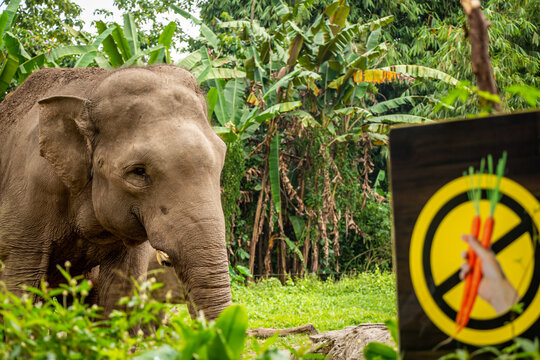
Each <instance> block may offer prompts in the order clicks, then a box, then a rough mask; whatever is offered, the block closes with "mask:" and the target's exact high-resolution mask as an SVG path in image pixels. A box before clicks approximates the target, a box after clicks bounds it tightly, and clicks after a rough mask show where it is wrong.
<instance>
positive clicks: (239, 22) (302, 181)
mask: <svg viewBox="0 0 540 360" xmlns="http://www.w3.org/2000/svg"><path fill="white" fill-rule="evenodd" d="M114 5H115V6H116V7H118V8H119V9H120V10H121V11H122V12H124V16H123V22H121V23H114V22H112V21H110V20H109V19H110V18H111V14H110V13H109V12H108V11H107V10H97V11H96V13H95V15H96V17H97V18H99V19H101V20H99V21H94V22H93V23H92V26H93V28H94V29H95V30H94V31H93V32H91V33H89V32H86V31H84V30H83V25H84V24H83V20H82V17H81V12H82V10H81V8H80V7H79V6H78V5H77V4H76V3H74V2H72V1H70V0H9V1H8V0H0V13H1V15H0V101H2V100H3V99H4V98H6V97H8V96H10V93H11V92H12V91H14V90H15V89H16V88H17V86H19V85H20V84H21V83H22V82H24V81H25V79H26V78H27V77H28V76H30V75H31V74H32V72H34V71H36V70H38V69H40V68H44V67H88V66H99V67H103V68H106V69H114V68H119V67H123V66H142V65H152V64H162V63H168V64H176V65H178V66H181V67H184V68H186V69H188V70H190V71H191V72H192V73H193V74H194V75H195V77H196V79H197V82H198V83H199V84H200V86H201V87H202V88H203V89H204V90H205V92H206V97H207V100H208V117H209V121H210V122H211V124H212V126H213V127H214V129H215V131H216V133H217V134H219V136H221V138H222V139H223V140H224V141H225V142H226V144H227V158H226V162H225V167H224V169H223V172H222V205H223V210H224V213H225V219H226V232H227V246H228V253H229V260H230V268H229V269H230V276H231V288H232V296H233V302H234V303H235V304H242V305H233V306H231V307H229V308H227V309H226V310H225V311H224V312H223V313H222V314H221V315H220V318H218V320H217V321H215V322H210V323H207V322H205V320H204V319H203V318H202V317H201V318H197V319H190V317H189V314H188V312H187V309H186V308H185V307H184V306H182V307H177V306H176V305H173V304H167V303H161V302H158V301H155V300H153V299H152V296H151V292H152V291H153V290H155V289H157V288H158V287H159V286H160V285H159V284H156V283H154V282H151V281H147V282H143V283H141V284H137V285H136V291H135V293H134V295H133V296H132V297H125V298H123V299H122V300H121V305H123V306H124V307H125V309H126V311H116V310H115V311H114V312H113V314H111V316H110V317H109V318H106V319H104V318H103V317H102V316H101V313H100V311H101V310H100V309H99V307H97V306H88V305H87V304H86V303H85V301H84V300H85V298H86V297H87V296H88V295H89V291H90V290H91V284H90V283H89V282H88V281H87V280H86V279H83V277H82V276H77V277H72V275H70V273H69V266H70V265H69V264H68V263H66V264H64V265H65V266H64V267H63V268H62V269H61V271H62V273H63V274H64V276H65V277H66V280H67V282H66V284H62V285H61V288H59V289H50V288H48V285H47V283H46V282H44V281H43V282H42V283H41V284H40V287H39V288H29V289H27V291H28V293H27V294H25V295H24V296H22V297H18V296H15V295H13V294H11V293H9V292H7V291H4V290H5V289H4V288H3V287H4V286H5V285H3V284H1V283H0V316H1V317H2V319H3V322H0V335H1V336H2V338H3V339H4V341H3V342H2V343H0V355H2V357H3V358H6V359H8V358H10V359H19V358H39V359H56V358H60V359H63V358H74V359H75V358H82V359H93V358H95V359H104V358H107V359H125V358H137V359H156V358H160V359H192V358H197V359H240V358H242V359H245V358H257V359H274V360H277V359H289V358H291V356H293V357H294V358H296V359H316V358H320V359H322V358H324V356H323V355H321V354H315V353H314V352H316V351H318V350H317V349H314V347H313V346H312V344H311V343H309V339H308V335H292V336H288V337H285V338H281V339H279V340H278V338H277V335H275V336H272V337H271V338H270V339H268V340H262V339H256V338H251V342H247V343H246V340H247V339H248V338H247V336H246V330H247V329H248V327H249V328H256V327H266V328H268V327H279V328H290V327H297V326H301V325H305V324H307V323H310V324H312V325H314V326H315V328H316V329H318V330H319V331H330V330H337V329H343V328H344V327H346V326H351V325H358V324H360V323H373V322H383V321H384V322H386V324H387V326H388V328H389V330H390V333H391V334H392V336H393V338H394V340H396V330H397V325H396V321H395V318H396V316H397V310H396V284H395V276H394V274H393V273H392V250H391V248H392V247H391V245H392V244H391V206H390V203H391V198H392V193H391V189H390V188H389V179H388V168H387V159H388V151H389V149H388V145H389V144H388V133H389V131H390V127H391V126H392V125H399V124H416V123H426V122H431V121H438V120H440V119H445V118H452V117H466V116H471V115H474V116H483V115H487V114H490V113H492V112H494V109H492V107H491V105H490V104H492V103H499V104H500V106H501V109H502V111H507V112H510V111H512V112H514V111H522V110H525V109H529V108H537V107H539V106H540V38H539V29H538V24H540V2H539V1H538V0H513V1H504V0H485V1H483V2H482V8H483V12H484V14H485V15H486V17H487V19H488V21H489V22H490V23H491V26H490V27H489V35H490V43H489V52H490V55H491V61H492V66H493V71H494V75H495V78H496V82H497V86H498V88H499V95H498V96H497V95H492V94H490V93H486V92H483V91H480V90H479V89H478V87H477V86H476V82H475V79H474V75H473V73H472V70H471V64H470V61H469V59H470V46H469V42H468V38H467V25H466V18H465V15H464V12H463V9H462V7H461V5H460V3H459V1H448V0H438V1H427V0H400V1H386V0H385V1H377V0H355V1H353V0H349V1H346V0H335V1H332V0H301V1H294V0H231V1H218V0H175V1H173V0H156V1H150V0H114ZM170 13H174V14H177V15H180V16H181V17H183V18H185V19H187V20H189V21H191V22H192V23H193V24H195V25H197V26H198V27H199V29H200V35H199V36H198V37H196V38H191V37H190V36H188V35H187V34H186V32H184V29H182V27H181V24H180V22H178V21H175V20H172V21H164V20H162V19H163V17H162V15H167V14H170ZM193 14H199V15H198V16H194V15H193ZM165 18H166V17H165ZM248 279H255V280H257V281H254V282H250V281H247V280H248ZM321 280H322V281H321ZM246 284H247V285H246ZM29 294H33V295H32V296H29ZM34 297H35V299H40V300H39V301H38V302H36V301H34V300H35V299H34ZM68 298H69V299H70V301H71V303H69V304H68V302H67V299H68ZM163 314H167V315H166V319H165V320H163V318H162V316H163ZM162 320H163V321H162ZM139 325H140V326H142V327H143V328H144V329H145V330H146V332H143V331H142V330H141V331H139V332H137V334H133V332H132V330H133V329H134V326H139ZM371 344H375V345H373V346H371V347H370V346H369V345H371ZM371 344H369V345H368V346H366V347H365V348H364V350H363V353H364V355H365V356H366V358H367V359H376V358H377V359H378V358H384V359H397V358H398V354H397V353H396V351H395V349H393V348H392V347H390V346H388V345H384V344H376V343H371ZM275 345H277V346H278V347H280V348H287V349H288V352H283V351H281V350H278V349H276V348H275ZM355 345H356V346H358V344H355ZM477 353H478V354H479V355H480V356H484V355H485V353H489V354H491V353H493V354H494V358H495V357H496V356H498V358H500V359H509V358H528V357H527V356H530V358H537V357H538V354H539V353H540V343H539V342H538V339H537V340H536V342H533V341H530V340H526V339H519V338H518V339H516V340H515V342H514V343H513V344H512V345H511V346H509V347H507V348H505V349H496V348H493V347H489V348H483V349H480V350H478V351H477ZM383 355H384V356H383ZM452 356H454V357H452ZM512 356H513V357H512ZM534 356H536V357H534ZM474 357H475V353H472V354H469V353H468V352H467V350H463V349H458V350H457V352H456V354H451V355H449V357H448V358H460V359H472V358H474Z"/></svg>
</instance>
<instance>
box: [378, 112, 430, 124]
mask: <svg viewBox="0 0 540 360" xmlns="http://www.w3.org/2000/svg"><path fill="white" fill-rule="evenodd" d="M369 121H370V122H374V123H384V124H418V123H423V122H431V121H433V120H431V119H428V118H426V117H423V116H416V115H407V114H391V115H381V116H374V117H371V118H369Z"/></svg>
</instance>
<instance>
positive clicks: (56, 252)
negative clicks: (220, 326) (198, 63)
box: [0, 65, 231, 319]
mask: <svg viewBox="0 0 540 360" xmlns="http://www.w3.org/2000/svg"><path fill="white" fill-rule="evenodd" d="M225 151H226V147H225V144H224V143H223V142H222V141H221V139H220V138H219V137H218V136H217V135H216V134H215V133H214V132H213V130H212V128H211V127H210V125H209V123H208V118H207V109H206V101H205V98H204V96H203V94H202V92H201V90H200V89H199V87H198V85H197V83H196V81H195V79H194V78H193V76H192V75H191V74H190V73H189V72H188V71H186V70H183V69H181V68H177V67H174V66H164V65H162V66H152V67H134V68H124V69H120V70H115V71H109V70H104V69H100V68H81V69H43V70H40V71H37V72H36V73H34V74H33V75H32V76H30V77H29V78H28V79H27V80H26V81H25V82H24V83H23V84H22V85H21V86H20V87H19V88H18V89H17V90H16V91H14V92H13V93H12V94H10V95H8V97H7V98H6V99H5V100H4V101H3V102H2V103H1V104H0V260H1V261H2V262H3V264H4V266H5V267H4V270H3V272H2V273H1V274H0V280H1V281H3V282H4V283H5V284H6V286H7V289H8V290H9V291H12V292H13V293H15V294H21V293H22V292H23V290H22V287H21V285H30V286H36V285H38V284H39V282H40V280H41V279H46V280H47V281H48V282H49V284H50V286H57V285H58V284H59V283H60V282H62V281H63V277H62V276H61V274H60V273H59V271H58V270H57V268H56V266H57V264H60V265H63V264H64V263H65V261H67V260H69V261H70V262H71V264H72V265H71V272H72V274H85V273H87V272H90V271H91V269H92V268H94V267H96V266H99V269H100V270H99V280H98V281H99V287H98V289H97V290H98V300H97V301H98V304H99V305H101V306H103V307H104V311H105V312H106V313H108V312H110V311H111V310H112V309H113V308H115V304H116V302H117V301H118V300H119V298H120V297H122V296H125V295H128V294H130V293H131V291H132V287H133V284H132V281H131V279H130V278H140V277H141V276H144V275H145V273H146V271H147V266H148V264H149V262H150V261H151V259H150V257H151V256H155V253H156V250H159V251H158V253H159V254H161V258H162V260H163V259H166V262H167V263H169V264H170V265H172V267H174V271H175V273H176V275H177V277H178V279H179V280H180V281H181V283H182V284H183V291H185V293H186V295H187V298H189V299H191V300H192V305H193V306H192V308H191V309H190V311H191V313H192V315H193V314H194V310H195V309H196V310H202V311H204V313H205V315H206V317H207V318H209V319H213V318H215V317H217V316H218V314H219V313H220V312H221V311H222V310H223V309H224V308H225V307H227V306H228V305H229V304H230V303H231V293H230V283H229V275H228V263H227V253H226V244H225V225H224V218H223V210H222V208H221V199H220V174H221V169H222V167H223V162H224V158H225Z"/></svg>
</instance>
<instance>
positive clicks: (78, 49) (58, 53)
mask: <svg viewBox="0 0 540 360" xmlns="http://www.w3.org/2000/svg"><path fill="white" fill-rule="evenodd" d="M92 51H98V49H97V48H96V47H95V46H93V45H70V46H63V47H61V48H56V49H53V50H51V52H50V53H49V56H48V57H47V61H48V62H56V60H58V59H60V58H63V57H65V56H70V55H82V54H86V53H89V52H92Z"/></svg>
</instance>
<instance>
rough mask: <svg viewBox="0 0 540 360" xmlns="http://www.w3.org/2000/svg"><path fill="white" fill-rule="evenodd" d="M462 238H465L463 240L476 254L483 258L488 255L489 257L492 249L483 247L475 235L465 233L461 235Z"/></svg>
mask: <svg viewBox="0 0 540 360" xmlns="http://www.w3.org/2000/svg"><path fill="white" fill-rule="evenodd" d="M461 238H462V239H463V241H465V242H466V243H467V244H469V246H470V247H471V249H473V251H474V252H475V253H476V255H478V256H479V257H480V258H481V259H485V258H486V257H489V252H490V251H489V250H488V249H486V248H485V247H483V246H482V244H480V242H479V241H478V240H476V238H475V237H474V236H471V235H465V234H464V235H461Z"/></svg>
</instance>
